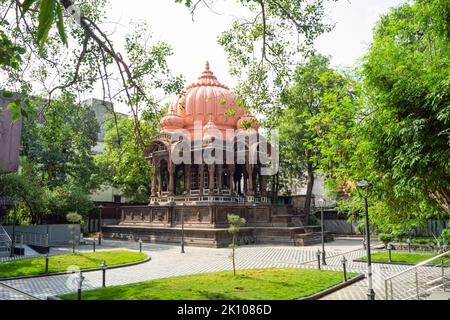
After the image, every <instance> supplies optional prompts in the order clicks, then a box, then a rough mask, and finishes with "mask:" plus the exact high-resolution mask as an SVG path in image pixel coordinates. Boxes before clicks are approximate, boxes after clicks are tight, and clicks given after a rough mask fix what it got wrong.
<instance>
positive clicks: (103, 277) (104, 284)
mask: <svg viewBox="0 0 450 320" xmlns="http://www.w3.org/2000/svg"><path fill="white" fill-rule="evenodd" d="M100 266H101V268H102V287H106V267H107V265H106V262H105V261H102V264H101V265H100Z"/></svg>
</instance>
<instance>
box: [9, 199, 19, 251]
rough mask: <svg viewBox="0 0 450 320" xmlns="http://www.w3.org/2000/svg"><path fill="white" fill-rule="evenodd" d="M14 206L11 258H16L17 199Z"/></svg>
mask: <svg viewBox="0 0 450 320" xmlns="http://www.w3.org/2000/svg"><path fill="white" fill-rule="evenodd" d="M13 205H14V217H13V227H12V238H11V252H10V255H9V256H10V257H11V258H12V257H14V253H15V252H14V251H15V249H16V223H17V200H16V198H14V199H13Z"/></svg>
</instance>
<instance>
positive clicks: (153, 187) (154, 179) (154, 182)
mask: <svg viewBox="0 0 450 320" xmlns="http://www.w3.org/2000/svg"><path fill="white" fill-rule="evenodd" d="M157 170H158V168H157V167H156V166H155V171H154V172H153V177H152V195H151V196H152V197H156V179H157V178H156V176H157Z"/></svg>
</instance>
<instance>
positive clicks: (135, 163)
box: [96, 108, 166, 202]
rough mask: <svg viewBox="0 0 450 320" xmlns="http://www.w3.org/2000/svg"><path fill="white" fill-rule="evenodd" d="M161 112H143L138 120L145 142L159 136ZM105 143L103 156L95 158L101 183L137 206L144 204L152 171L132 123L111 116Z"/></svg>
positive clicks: (106, 124)
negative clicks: (107, 185)
mask: <svg viewBox="0 0 450 320" xmlns="http://www.w3.org/2000/svg"><path fill="white" fill-rule="evenodd" d="M165 110H166V108H163V109H162V110H161V111H160V112H159V113H158V114H157V115H154V114H153V112H150V113H149V112H144V113H143V114H142V117H141V119H140V120H139V122H140V124H139V127H140V128H141V134H142V136H143V138H144V140H145V141H151V140H152V139H153V138H154V136H155V135H156V134H157V133H158V132H159V120H160V118H161V117H162V116H163V115H164V113H165ZM105 143H106V146H105V148H104V150H103V152H102V154H99V155H97V156H96V163H97V164H98V165H99V167H100V169H99V172H100V175H101V177H102V180H103V181H105V182H107V184H110V185H112V186H114V187H116V188H119V189H120V190H121V191H122V192H123V195H124V196H125V197H127V198H129V199H132V200H134V201H137V202H146V201H148V199H149V196H150V194H151V181H152V179H153V169H152V167H151V166H150V164H149V162H148V160H146V159H145V158H144V150H143V148H142V146H141V145H140V144H139V143H138V142H137V140H136V136H135V133H134V121H133V119H130V118H127V117H119V118H117V119H115V118H114V116H111V117H109V118H107V120H106V122H105Z"/></svg>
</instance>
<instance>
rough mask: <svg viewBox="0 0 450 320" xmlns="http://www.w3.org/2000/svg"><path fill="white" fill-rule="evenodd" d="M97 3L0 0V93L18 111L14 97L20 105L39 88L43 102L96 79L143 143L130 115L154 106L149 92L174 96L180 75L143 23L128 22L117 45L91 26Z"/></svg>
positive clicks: (95, 23)
mask: <svg viewBox="0 0 450 320" xmlns="http://www.w3.org/2000/svg"><path fill="white" fill-rule="evenodd" d="M105 4H106V1H105V0H89V1H72V0H25V1H23V2H20V1H12V0H11V1H3V2H2V3H0V14H1V15H2V17H3V20H4V23H2V24H1V25H0V27H1V28H2V29H1V30H0V31H1V32H2V33H1V34H0V36H2V38H3V39H4V41H2V43H3V44H5V49H6V50H5V57H3V54H2V57H1V60H0V63H3V65H6V66H9V68H7V69H5V70H2V71H5V75H6V76H5V80H6V81H5V82H4V83H3V84H1V85H0V87H3V88H2V89H4V90H2V92H0V94H1V95H3V93H4V92H6V93H7V94H8V95H10V93H9V92H7V91H6V90H9V91H13V92H15V93H16V94H17V95H18V96H19V97H22V98H19V99H17V101H14V102H12V103H11V104H10V105H9V106H8V107H9V108H10V109H12V110H13V112H15V114H19V113H20V112H21V111H22V109H21V108H20V102H22V101H23V102H26V103H28V98H26V97H27V96H28V95H30V94H36V92H38V91H39V93H40V94H42V95H43V96H45V97H46V98H47V99H48V100H49V101H50V100H51V98H52V97H53V96H54V95H56V94H58V93H61V92H62V91H64V90H67V91H71V92H80V93H81V92H83V93H86V91H90V90H92V89H93V87H94V85H95V84H96V83H97V82H98V81H100V82H101V85H102V88H103V99H104V100H109V101H112V100H113V99H114V100H118V101H120V102H126V104H127V105H128V106H129V107H130V110H131V114H132V116H133V118H134V120H135V127H136V128H135V131H136V136H137V138H138V139H139V141H140V143H141V144H145V142H144V141H143V140H142V138H141V136H140V129H139V121H138V118H139V114H140V112H141V108H142V107H144V106H145V107H147V108H153V110H154V111H157V110H158V103H157V102H158V99H156V98H155V97H154V93H155V91H157V89H163V90H164V91H165V93H177V94H179V93H181V91H182V87H183V79H182V77H181V76H176V77H174V76H172V75H171V74H170V72H169V69H168V66H167V62H166V58H167V56H169V55H171V54H172V49H171V47H170V46H169V45H167V44H166V43H164V42H158V43H156V44H153V45H151V44H150V37H149V35H148V28H147V26H146V25H145V24H144V23H137V24H136V25H135V30H134V32H133V33H132V34H130V35H128V36H127V37H126V41H125V46H124V48H121V49H118V48H116V47H115V46H114V45H113V43H112V41H111V40H110V38H109V35H108V33H109V32H108V31H105V30H102V29H101V28H100V27H99V24H100V23H102V22H104V20H105V18H106V14H105V12H104V7H105ZM53 26H56V28H53ZM11 43H14V45H12V44H11ZM68 44H70V48H69V45H68ZM24 48H25V49H26V50H25V51H26V52H24ZM2 53H3V50H2ZM23 61H29V63H26V64H25V63H22V62H23ZM117 82H118V83H117ZM116 88H117V89H116ZM32 89H33V90H32ZM32 91H34V92H32Z"/></svg>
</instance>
